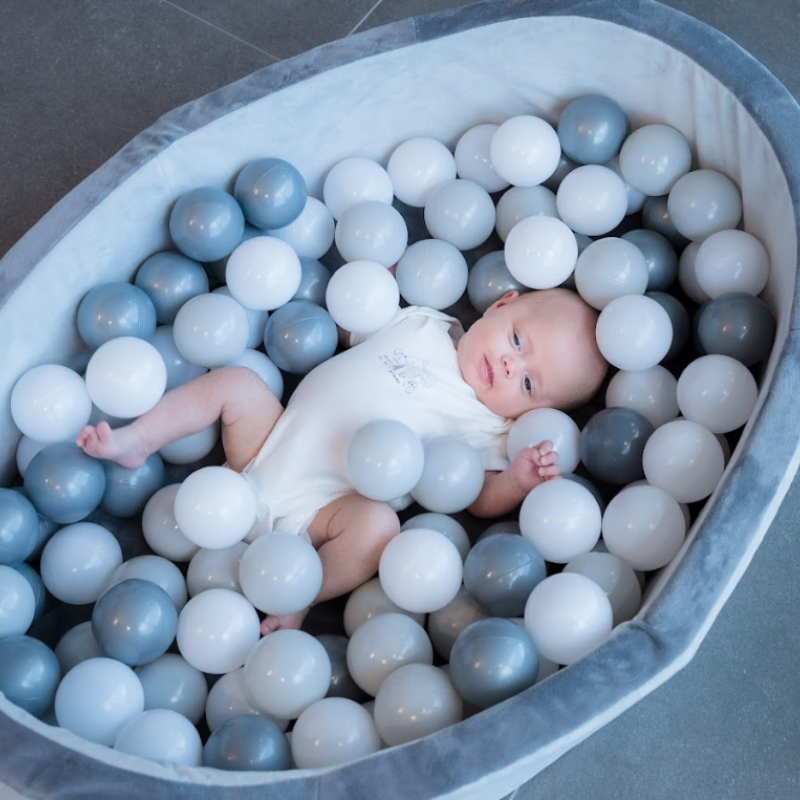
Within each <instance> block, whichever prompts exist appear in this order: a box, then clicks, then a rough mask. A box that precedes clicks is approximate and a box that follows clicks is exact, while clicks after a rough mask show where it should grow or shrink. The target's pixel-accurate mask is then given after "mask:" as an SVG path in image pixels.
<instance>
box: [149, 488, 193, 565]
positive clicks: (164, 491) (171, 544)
mask: <svg viewBox="0 0 800 800" xmlns="http://www.w3.org/2000/svg"><path fill="white" fill-rule="evenodd" d="M180 487H181V485H180V484H179V483H172V484H169V485H168V486H164V487H163V488H161V489H159V490H158V491H157V492H156V493H155V494H154V495H153V496H152V497H151V498H150V499H149V500H148V501H147V505H146V506H145V507H144V512H143V513H142V534H143V535H144V540H145V541H146V542H147V544H148V546H149V547H150V549H151V550H152V551H153V552H154V553H155V554H156V555H159V556H164V558H168V559H169V560H170V561H189V560H190V559H191V557H192V556H193V555H194V554H195V553H196V552H197V551H198V550H199V549H200V546H199V545H197V544H195V543H194V542H192V541H190V540H189V539H187V538H186V537H185V536H184V535H183V533H182V532H181V529H180V528H179V527H178V523H177V521H176V520H175V495H176V494H177V493H178V489H180Z"/></svg>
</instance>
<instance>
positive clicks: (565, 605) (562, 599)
mask: <svg viewBox="0 0 800 800" xmlns="http://www.w3.org/2000/svg"><path fill="white" fill-rule="evenodd" d="M612 622H613V612H612V610H611V603H610V602H609V600H608V598H607V597H606V595H605V592H604V591H603V590H602V589H601V588H600V586H598V585H597V584H596V583H595V582H594V581H593V580H591V579H590V578H587V577H585V576H584V575H578V574H574V573H565V572H561V573H559V574H557V575H551V576H550V577H549V578H545V580H543V581H542V582H541V583H540V584H539V585H538V586H537V587H536V588H535V589H534V590H533V591H532V592H531V595H530V597H529V598H528V602H527V604H526V606H525V630H527V632H528V634H529V635H530V637H531V639H533V643H534V645H535V646H536V651H537V652H538V653H539V654H540V655H542V656H544V657H545V658H548V659H550V660H551V661H554V662H555V663H556V664H565V665H568V664H573V663H574V662H576V661H577V660H578V659H580V658H582V657H583V656H585V655H586V654H587V653H590V652H591V651H592V650H594V649H595V648H596V647H598V646H599V645H601V644H603V642H605V641H606V639H608V637H609V635H610V633H611V626H612Z"/></svg>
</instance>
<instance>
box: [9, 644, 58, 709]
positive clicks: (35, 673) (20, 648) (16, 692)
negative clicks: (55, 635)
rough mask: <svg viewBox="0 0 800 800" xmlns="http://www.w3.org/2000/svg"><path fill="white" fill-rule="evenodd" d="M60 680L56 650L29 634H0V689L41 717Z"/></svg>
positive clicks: (50, 704) (12, 699)
mask: <svg viewBox="0 0 800 800" xmlns="http://www.w3.org/2000/svg"><path fill="white" fill-rule="evenodd" d="M60 680H61V666H60V665H59V663H58V659H57V658H56V655H55V653H54V652H53V651H52V650H51V649H50V648H49V647H48V646H47V645H46V644H45V643H44V642H40V641H39V640H38V639H34V638H32V637H30V636H22V635H13V636H5V637H3V638H0V692H2V693H3V694H4V695H5V697H6V699H7V700H9V701H10V702H12V703H13V704H14V705H15V706H19V707H20V708H23V709H24V710H25V711H27V712H28V713H29V714H33V716H35V717H39V718H40V719H41V718H42V717H43V716H44V715H45V714H46V713H47V712H48V711H49V710H50V708H51V707H52V705H53V700H54V699H55V695H56V689H57V688H58V683H59V681H60Z"/></svg>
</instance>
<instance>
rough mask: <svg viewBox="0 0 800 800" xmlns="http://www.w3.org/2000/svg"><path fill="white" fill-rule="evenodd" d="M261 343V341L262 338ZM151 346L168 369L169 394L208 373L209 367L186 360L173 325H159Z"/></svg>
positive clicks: (165, 388)
mask: <svg viewBox="0 0 800 800" xmlns="http://www.w3.org/2000/svg"><path fill="white" fill-rule="evenodd" d="M259 341H261V339H260V337H259ZM150 344H152V345H153V347H155V349H156V350H158V352H159V355H160V356H161V358H162V359H163V360H164V365H165V366H166V368H167V384H166V386H165V387H164V390H165V391H167V392H168V391H169V390H170V389H174V388H175V387H176V386H180V385H181V384H182V383H186V382H187V381H190V380H192V378H198V377H199V376H200V375H205V373H206V372H208V368H207V367H201V366H200V365H199V364H193V363H192V362H191V361H187V360H186V358H184V356H183V355H182V354H181V351H180V350H178V347H177V345H176V344H175V338H174V336H173V327H172V325H159V326H158V327H157V328H156V332H155V333H154V334H153V336H152V338H151V339H150Z"/></svg>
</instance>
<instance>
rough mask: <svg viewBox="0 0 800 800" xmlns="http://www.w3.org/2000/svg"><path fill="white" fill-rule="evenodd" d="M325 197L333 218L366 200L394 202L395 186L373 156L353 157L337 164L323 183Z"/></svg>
mask: <svg viewBox="0 0 800 800" xmlns="http://www.w3.org/2000/svg"><path fill="white" fill-rule="evenodd" d="M322 199H323V200H324V201H325V205H326V206H327V207H328V210H329V211H330V212H331V214H332V215H333V218H334V219H339V217H341V216H342V214H344V212H345V211H347V209H348V208H350V207H351V206H355V205H358V204H359V203H363V202H364V201H365V200H376V201H377V202H379V203H386V204H387V205H391V204H392V200H394V187H393V186H392V179H391V178H390V177H389V173H388V172H387V171H386V170H385V169H384V168H383V167H382V166H381V165H380V164H378V162H377V161H373V160H372V159H371V158H362V157H360V156H353V157H352V158H345V159H343V160H342V161H340V162H339V163H338V164H335V165H334V166H333V167H332V168H331V170H330V172H328V174H327V175H326V176H325V182H324V183H323V184H322Z"/></svg>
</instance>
